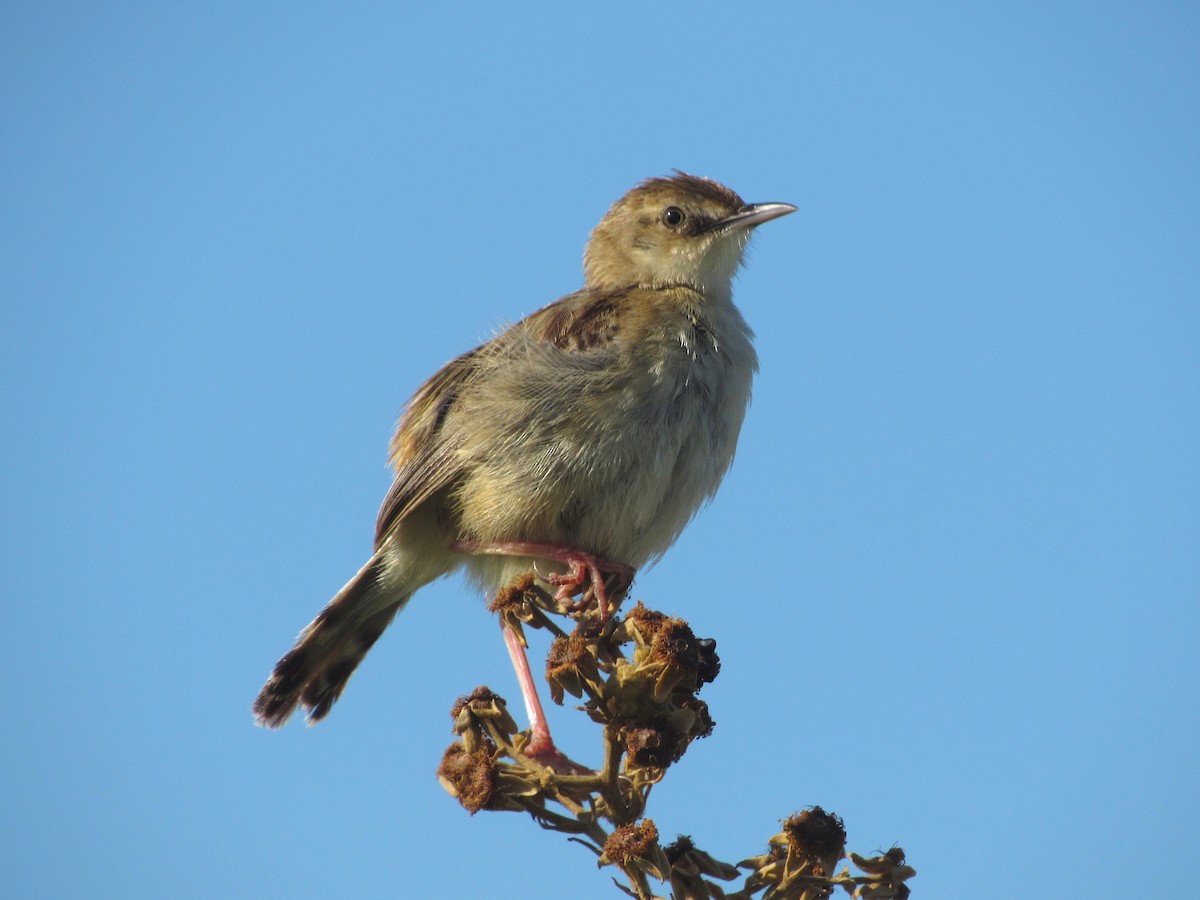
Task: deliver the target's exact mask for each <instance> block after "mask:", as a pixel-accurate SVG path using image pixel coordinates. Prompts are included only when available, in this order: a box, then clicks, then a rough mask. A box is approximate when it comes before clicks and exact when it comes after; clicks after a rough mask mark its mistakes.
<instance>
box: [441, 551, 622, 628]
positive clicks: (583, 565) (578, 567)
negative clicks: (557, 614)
mask: <svg viewBox="0 0 1200 900" xmlns="http://www.w3.org/2000/svg"><path fill="white" fill-rule="evenodd" d="M450 549H451V550H452V551H454V552H455V553H489V554H493V555H496V556H528V557H533V558H535V559H536V558H540V559H549V560H553V561H554V562H558V563H563V564H564V565H566V566H568V567H569V571H568V572H567V573H566V574H563V575H560V574H558V573H556V572H554V573H551V574H549V575H546V576H543V577H544V579H545V580H546V581H547V582H549V583H550V584H553V585H555V586H556V587H557V588H558V591H557V593H555V595H554V599H556V600H560V601H567V600H570V599H571V597H572V596H573V595H574V594H575V593H576V592H578V591H583V592H584V593H585V595H586V590H587V589H588V588H590V590H591V592H592V596H594V597H595V598H596V605H597V607H599V609H600V618H601V619H603V620H606V621H607V619H608V614H609V603H608V586H607V581H608V578H609V577H610V576H616V579H615V581H614V584H613V587H614V589H615V591H616V592H617V593H618V594H623V593H624V592H625V591H627V590H629V585H630V584H632V583H633V575H634V569H633V567H632V566H627V565H625V564H624V563H618V562H613V561H612V560H608V559H601V558H600V557H599V556H596V555H595V554H593V553H588V552H586V551H584V550H577V549H575V548H574V547H565V546H563V545H561V544H541V543H537V542H534V541H499V542H497V543H494V544H484V543H481V542H478V541H458V542H456V543H454V544H451V545H450ZM585 584H586V585H587V588H585ZM581 599H584V598H581Z"/></svg>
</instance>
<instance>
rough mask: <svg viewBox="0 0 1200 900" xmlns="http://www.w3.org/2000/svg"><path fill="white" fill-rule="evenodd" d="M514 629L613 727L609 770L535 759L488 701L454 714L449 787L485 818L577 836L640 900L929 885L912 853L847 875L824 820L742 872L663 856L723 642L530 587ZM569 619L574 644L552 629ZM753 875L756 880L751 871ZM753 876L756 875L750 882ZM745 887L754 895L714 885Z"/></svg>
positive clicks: (702, 730) (646, 614)
mask: <svg viewBox="0 0 1200 900" xmlns="http://www.w3.org/2000/svg"><path fill="white" fill-rule="evenodd" d="M491 608H492V610H493V611H494V612H496V613H498V614H499V616H500V618H501V621H502V622H503V623H504V624H505V625H507V626H509V627H511V628H513V629H514V630H515V631H516V632H517V634H518V635H520V636H521V639H522V641H524V632H523V628H525V627H531V628H546V629H548V630H549V631H551V632H552V633H553V634H554V635H555V637H554V641H553V643H552V645H551V647H550V652H549V656H548V658H547V662H546V680H547V682H548V683H549V685H550V693H551V696H552V698H553V699H554V701H555V702H556V703H559V704H561V703H562V702H563V700H564V698H565V697H566V695H568V694H569V695H571V696H572V697H574V698H576V699H578V700H581V701H582V706H581V707H580V708H581V709H583V710H584V711H585V712H586V713H587V715H588V716H589V717H590V718H591V719H592V720H593V721H595V722H596V723H598V724H599V725H601V726H602V727H603V734H604V762H603V764H602V765H601V767H600V768H599V769H598V770H594V771H592V770H585V769H583V768H582V767H580V771H579V772H571V773H564V772H561V771H555V770H554V769H551V768H549V767H547V766H544V765H542V764H541V763H539V762H538V761H536V760H534V759H531V758H530V757H528V756H526V755H525V753H524V750H525V749H526V748H527V747H528V746H529V735H528V733H525V732H519V731H518V730H517V725H516V723H515V722H514V721H513V719H512V716H510V715H509V713H508V709H507V705H506V703H505V701H504V699H503V698H502V697H500V696H498V695H497V694H495V693H493V692H492V691H490V690H488V689H487V688H486V687H480V688H476V689H475V690H474V691H473V692H472V693H471V694H469V695H468V696H466V697H461V698H459V700H458V701H457V702H456V703H455V704H454V708H453V710H452V711H451V714H452V716H453V718H454V732H455V734H457V735H458V740H457V741H456V742H455V743H454V744H452V745H451V746H450V747H449V748H448V749H447V750H446V753H445V755H444V756H443V757H442V762H441V765H440V766H439V767H438V779H439V780H440V781H441V783H442V785H443V787H445V789H446V790H447V791H448V792H449V793H450V794H451V795H452V796H454V797H456V798H457V799H458V800H459V802H460V803H461V804H462V805H463V807H464V808H466V809H467V810H468V811H469V812H470V813H471V814H475V813H477V812H479V811H480V810H509V811H524V812H527V813H529V814H530V815H531V816H532V817H533V818H534V819H535V820H536V821H537V822H538V823H539V824H540V825H541V826H542V827H544V828H548V829H552V830H554V831H559V832H563V833H565V834H568V835H570V836H571V839H572V840H574V841H576V842H578V843H581V844H583V845H584V846H586V847H588V848H589V849H591V850H592V851H593V852H594V853H595V854H596V856H597V858H598V860H599V864H600V865H601V866H606V865H611V866H613V867H615V868H616V869H617V870H619V871H620V873H621V874H622V875H624V877H625V883H622V882H621V881H619V880H617V879H616V878H614V882H615V883H616V884H617V886H618V887H619V888H620V889H621V890H623V891H624V892H625V893H626V894H628V895H630V896H633V897H637V898H641V900H648V898H653V897H655V896H657V895H656V894H655V893H654V891H653V890H652V888H651V884H650V880H651V879H654V880H656V881H658V882H662V883H667V884H669V885H670V889H671V895H670V896H671V897H672V898H675V900H685V898H686V900H705V898H738V900H751V898H753V897H754V896H755V895H756V894H759V893H760V892H761V893H762V896H763V898H764V900H817V898H823V897H828V896H829V895H830V894H832V893H833V891H834V890H835V889H836V888H838V887H841V888H843V889H844V890H845V891H846V892H847V893H849V894H852V895H853V896H855V897H861V898H892V897H894V898H905V897H907V896H908V894H909V889H908V887H907V886H906V885H905V883H904V882H905V881H906V880H907V879H909V878H911V877H913V875H915V874H916V873H915V872H914V871H913V869H911V868H910V867H908V866H906V865H904V852H903V851H902V850H900V849H899V848H895V849H893V850H890V851H888V852H887V853H884V854H882V855H880V856H876V857H870V858H867V857H861V856H858V855H857V854H854V853H851V854H850V859H851V860H852V861H853V863H854V864H855V866H856V867H858V868H859V869H860V870H862V872H863V873H865V874H862V875H851V873H850V871H849V869H848V868H845V869H843V870H842V871H841V872H839V873H836V874H835V873H834V868H835V866H836V865H837V863H838V861H839V860H841V859H842V858H843V857H845V855H846V854H845V842H846V832H845V829H844V828H843V827H842V822H841V820H840V819H839V818H838V817H837V816H835V815H832V814H829V813H826V812H825V811H824V810H822V809H821V808H820V807H813V808H811V809H808V810H805V811H803V812H801V813H798V814H797V815H794V816H792V817H790V818H788V819H787V820H785V821H784V823H783V831H782V832H781V833H780V834H778V835H776V836H775V837H773V838H771V839H770V841H769V842H768V849H767V852H766V853H765V854H763V855H762V856H757V857H753V858H750V859H746V860H743V861H742V862H740V863H738V865H737V866H734V865H730V864H729V863H724V862H721V861H719V860H717V859H714V858H713V857H712V856H710V855H709V854H708V853H705V852H704V851H703V850H700V849H698V848H696V847H695V845H694V844H693V843H692V840H691V838H689V837H686V836H681V837H679V838H678V839H677V840H676V841H675V842H674V843H671V844H669V845H667V846H665V847H664V846H662V845H660V843H659V836H658V828H657V827H656V825H655V824H654V822H653V821H652V820H651V819H649V818H647V817H645V815H644V813H645V809H646V803H647V800H648V798H649V794H650V791H651V789H652V788H653V786H654V785H655V784H657V783H658V782H659V781H661V780H662V778H663V777H664V775H665V774H666V771H667V769H668V767H669V766H670V765H671V764H672V763H675V762H677V761H678V760H679V759H680V758H681V757H682V756H683V754H684V753H685V752H686V751H687V749H688V747H689V746H690V745H691V743H692V742H693V741H694V740H696V739H697V738H702V737H706V736H707V735H708V734H710V733H711V732H712V730H713V725H714V723H713V720H712V717H711V716H710V715H709V711H708V706H707V704H706V703H704V701H702V700H700V699H699V698H698V697H697V696H696V694H697V692H698V691H699V690H700V689H701V688H702V687H703V686H704V685H705V684H707V683H709V682H711V681H712V680H713V679H715V678H716V676H717V673H718V672H719V671H720V661H719V660H718V659H717V654H716V642H715V641H712V640H706V639H699V638H697V637H696V636H695V635H694V634H693V633H692V630H691V628H690V627H689V626H688V624H687V623H686V622H684V621H683V620H682V619H675V618H671V617H669V616H665V615H663V614H662V613H659V612H655V611H653V610H650V609H647V608H646V607H645V606H644V605H643V604H641V603H638V605H637V606H636V607H634V608H633V609H632V610H630V611H629V613H627V614H626V615H625V616H624V617H623V618H620V617H616V616H613V617H602V616H600V615H599V614H597V613H596V612H595V611H594V610H592V609H590V608H589V607H588V605H587V604H582V603H578V604H568V603H566V602H564V601H560V600H557V599H555V598H554V597H553V596H551V594H550V593H549V592H547V591H546V590H544V589H543V588H542V587H540V586H539V583H538V581H537V579H536V578H535V577H534V576H533V575H528V576H524V577H522V578H520V579H518V580H517V581H515V582H514V583H513V584H511V585H510V586H509V587H508V588H507V589H505V590H504V591H501V592H500V594H499V595H498V596H497V598H496V600H495V601H494V602H493V604H492V607H491ZM552 615H555V616H569V617H571V618H572V619H573V620H574V621H575V627H574V630H573V631H571V632H570V633H567V632H566V631H564V630H563V629H562V628H560V627H559V626H558V625H557V624H556V623H555V621H554V620H553V619H552V618H551V616H552ZM747 870H748V871H747ZM744 873H745V874H744ZM743 874H744V883H743V885H742V887H741V889H740V890H738V891H736V892H728V891H726V890H725V889H723V888H722V887H721V886H720V885H718V884H717V883H716V881H714V879H716V880H717V881H723V882H731V881H734V880H736V879H737V878H739V877H742V876H743Z"/></svg>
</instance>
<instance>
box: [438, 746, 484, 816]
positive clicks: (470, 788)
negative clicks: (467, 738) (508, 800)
mask: <svg viewBox="0 0 1200 900" xmlns="http://www.w3.org/2000/svg"><path fill="white" fill-rule="evenodd" d="M437 777H438V781H439V782H441V784H442V787H444V788H445V789H446V791H447V793H449V794H450V796H451V797H456V798H457V799H458V802H459V803H461V804H462V805H463V808H464V809H466V810H467V812H469V813H470V814H471V815H475V813H477V812H479V811H480V810H481V809H488V808H489V805H490V803H491V801H492V797H493V795H494V794H495V792H496V785H497V781H498V774H497V772H496V766H495V758H494V756H493V754H492V751H491V750H490V749H489V747H488V746H486V745H482V746H480V747H479V749H477V750H475V751H474V752H470V751H468V750H467V749H466V748H465V747H463V745H462V744H452V745H451V746H450V747H449V748H448V749H447V750H446V752H445V754H444V755H443V756H442V761H441V763H440V764H439V765H438V769H437Z"/></svg>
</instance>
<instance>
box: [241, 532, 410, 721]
mask: <svg viewBox="0 0 1200 900" xmlns="http://www.w3.org/2000/svg"><path fill="white" fill-rule="evenodd" d="M410 596H412V593H411V591H409V592H397V591H396V589H395V587H391V588H389V586H388V585H387V583H386V578H385V577H384V556H383V553H382V552H380V553H376V554H375V556H374V557H373V558H372V559H371V561H370V562H369V563H367V564H366V565H365V566H363V567H362V568H361V569H360V570H359V571H358V574H357V575H355V576H354V577H353V578H351V579H350V581H349V583H347V585H346V586H345V587H344V588H342V589H341V590H340V591H338V594H337V596H336V597H334V598H333V599H332V600H330V601H329V603H328V605H327V606H326V607H325V608H324V609H323V610H321V612H320V613H318V614H317V617H316V618H315V619H313V620H312V622H311V623H309V625H308V627H307V628H305V629H304V630H303V631H302V632H300V636H299V637H298V638H296V643H295V645H294V646H293V647H292V649H291V650H289V651H288V652H287V654H286V655H285V656H284V657H283V658H282V659H281V660H279V662H277V663H276V664H275V669H274V671H272V672H271V677H270V678H268V679H267V683H266V684H265V685H263V689H262V690H261V691H259V694H258V698H257V699H256V700H255V701H254V717H255V719H257V720H258V724H260V725H265V726H267V727H268V728H278V727H280V726H281V725H283V723H284V722H286V721H287V720H288V718H289V717H290V716H291V714H292V713H293V712H295V710H296V707H297V706H303V707H304V708H305V710H307V711H308V721H309V723H310V724H311V723H313V722H318V721H320V720H321V719H323V718H325V716H326V715H328V714H329V710H330V709H332V708H333V704H334V702H335V701H336V700H337V698H338V697H340V696H341V694H342V691H343V690H345V688H346V682H348V681H349V680H350V676H351V674H353V672H354V670H355V669H356V668H357V667H358V664H359V663H360V662H362V659H363V657H364V656H366V655H367V651H368V650H370V649H371V645H372V644H374V643H375V641H377V640H378V639H379V636H380V635H381V634H383V630H384V629H385V628H387V627H388V625H389V624H390V623H391V621H392V619H393V618H395V616H396V613H397V612H399V611H400V609H401V608H402V607H403V606H404V604H405V603H407V602H408V598H409V597H410Z"/></svg>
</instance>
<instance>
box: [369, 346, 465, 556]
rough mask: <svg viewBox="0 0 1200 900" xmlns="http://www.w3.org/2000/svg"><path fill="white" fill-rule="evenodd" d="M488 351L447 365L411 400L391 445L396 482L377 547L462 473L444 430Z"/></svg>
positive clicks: (380, 524) (385, 502) (387, 499)
mask: <svg viewBox="0 0 1200 900" xmlns="http://www.w3.org/2000/svg"><path fill="white" fill-rule="evenodd" d="M486 346H487V345H486V344H485V345H484V347H486ZM482 350H483V347H476V348H475V349H474V350H471V351H469V352H467V353H464V354H463V355H462V356H460V357H458V358H457V359H454V360H451V361H450V362H448V363H446V365H444V366H442V368H440V369H439V370H438V371H437V373H436V374H434V376H433V377H432V378H430V379H429V380H428V381H426V382H425V383H424V384H423V385H421V387H420V388H419V389H418V390H417V392H416V394H414V395H413V398H412V399H411V400H410V401H409V402H408V407H407V408H406V409H405V411H404V415H403V416H401V417H400V422H399V424H397V426H396V433H395V434H394V435H393V436H392V441H391V444H390V445H389V446H388V463H389V464H390V465H391V466H392V468H393V469H395V471H396V479H395V481H393V482H392V487H391V489H390V490H389V491H388V493H387V496H386V497H385V498H384V499H383V505H382V506H381V507H380V509H379V518H378V520H377V521H376V523H375V546H376V547H378V546H379V544H380V543H381V542H382V540H383V538H384V537H385V536H386V535H387V533H388V532H389V531H390V530H391V528H392V526H393V525H394V524H395V523H396V522H397V521H399V520H400V519H403V518H404V517H405V516H406V515H408V514H409V512H411V511H412V510H413V508H414V507H416V506H418V505H420V504H421V503H423V502H424V501H425V500H428V499H429V497H431V496H432V495H433V494H435V493H436V492H437V491H439V490H441V489H442V488H444V487H446V486H447V485H448V484H450V483H451V482H452V481H453V480H454V479H455V477H456V476H457V475H458V467H457V464H456V462H455V455H454V448H453V447H450V446H448V445H447V444H446V442H445V441H444V440H441V439H440V438H441V435H440V432H441V426H442V422H443V421H444V420H445V418H446V413H447V412H448V411H449V409H450V407H451V406H453V405H454V401H455V400H456V399H457V397H458V395H459V393H460V392H461V391H462V389H463V388H464V386H465V385H466V384H467V383H469V382H470V380H471V377H472V375H473V374H474V373H475V372H476V365H475V361H476V358H477V357H478V355H479V353H480V352H481V351H482Z"/></svg>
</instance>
